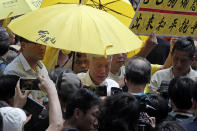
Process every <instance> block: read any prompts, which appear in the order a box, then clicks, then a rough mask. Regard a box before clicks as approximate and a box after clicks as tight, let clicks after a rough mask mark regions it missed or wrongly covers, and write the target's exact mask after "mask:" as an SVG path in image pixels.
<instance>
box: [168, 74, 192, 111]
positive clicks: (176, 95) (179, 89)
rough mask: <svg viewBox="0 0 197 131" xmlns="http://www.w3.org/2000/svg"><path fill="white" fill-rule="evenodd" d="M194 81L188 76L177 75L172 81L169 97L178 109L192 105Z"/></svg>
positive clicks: (188, 107)
mask: <svg viewBox="0 0 197 131" xmlns="http://www.w3.org/2000/svg"><path fill="white" fill-rule="evenodd" d="M193 86H194V81H193V80H192V79H190V78H187V77H183V76H181V77H176V78H174V79H172V80H171V81H170V85H169V89H168V94H169V98H170V99H171V100H172V102H173V103H174V104H175V106H176V107H177V108H178V109H190V108H191V107H192V101H191V98H192V95H191V89H192V88H193Z"/></svg>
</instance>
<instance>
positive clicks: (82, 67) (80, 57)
mask: <svg viewBox="0 0 197 131" xmlns="http://www.w3.org/2000/svg"><path fill="white" fill-rule="evenodd" d="M88 68H89V60H88V58H87V56H86V54H84V53H76V55H75V61H74V68H73V71H74V72H75V73H81V72H84V73H85V72H87V71H88Z"/></svg>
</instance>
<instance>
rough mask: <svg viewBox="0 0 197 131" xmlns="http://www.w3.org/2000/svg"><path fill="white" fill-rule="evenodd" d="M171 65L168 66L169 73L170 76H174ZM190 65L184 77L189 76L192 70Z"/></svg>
mask: <svg viewBox="0 0 197 131" xmlns="http://www.w3.org/2000/svg"><path fill="white" fill-rule="evenodd" d="M172 70H173V66H171V67H170V75H171V76H172V78H174V73H173V71H172ZM192 70H193V69H192V67H191V66H190V69H189V72H188V73H187V74H186V75H185V76H186V77H188V76H190V74H191V71H192Z"/></svg>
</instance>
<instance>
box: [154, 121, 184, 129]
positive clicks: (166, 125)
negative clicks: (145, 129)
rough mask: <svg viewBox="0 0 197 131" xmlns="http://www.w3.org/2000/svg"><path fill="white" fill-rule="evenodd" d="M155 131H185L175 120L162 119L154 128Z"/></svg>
mask: <svg viewBox="0 0 197 131" xmlns="http://www.w3.org/2000/svg"><path fill="white" fill-rule="evenodd" d="M155 131H186V130H185V129H184V127H182V126H181V125H179V124H178V123H177V122H175V121H164V122H163V123H162V124H160V125H159V126H158V127H156V128H155Z"/></svg>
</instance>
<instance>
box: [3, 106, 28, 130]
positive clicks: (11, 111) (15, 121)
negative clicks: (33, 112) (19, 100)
mask: <svg viewBox="0 0 197 131" xmlns="http://www.w3.org/2000/svg"><path fill="white" fill-rule="evenodd" d="M0 114H1V115H2V117H3V131H22V128H23V124H24V123H23V122H24V121H25V120H26V118H27V117H26V114H25V112H24V111H23V110H22V109H20V108H13V107H2V108H0Z"/></svg>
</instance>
